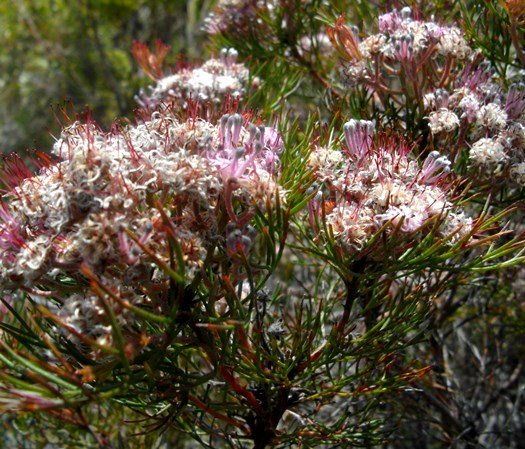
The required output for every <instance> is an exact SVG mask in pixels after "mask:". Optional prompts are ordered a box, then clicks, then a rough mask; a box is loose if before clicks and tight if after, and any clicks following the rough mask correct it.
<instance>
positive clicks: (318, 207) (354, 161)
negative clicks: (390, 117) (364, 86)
mask: <svg viewBox="0 0 525 449" xmlns="http://www.w3.org/2000/svg"><path fill="white" fill-rule="evenodd" d="M345 138H346V145H345V146H344V147H343V149H342V150H339V149H329V148H326V147H320V148H316V149H315V150H314V151H313V153H312V155H311V157H310V160H309V163H310V165H311V166H312V167H313V168H315V170H316V173H317V178H318V180H319V182H322V187H321V188H320V190H319V194H318V195H317V197H316V198H314V199H313V200H312V201H311V203H310V212H311V214H310V217H311V221H312V222H315V220H316V217H317V219H318V218H319V217H320V216H322V215H323V214H324V216H325V218H326V225H327V226H328V228H329V229H330V232H331V233H333V236H334V237H335V240H336V242H337V243H338V245H340V246H341V247H342V248H343V249H344V250H345V251H346V252H349V253H355V252H357V251H360V250H362V249H363V248H365V247H366V246H367V244H368V243H369V242H370V240H371V238H372V237H373V235H374V234H375V233H376V232H378V231H379V230H380V229H381V228H383V227H384V226H385V225H387V227H386V229H385V233H386V234H387V235H392V234H393V233H394V232H395V233H396V235H398V236H408V235H410V245H414V244H416V243H417V241H418V240H420V239H422V238H423V237H424V236H425V235H426V233H427V232H428V231H429V229H430V228H432V229H434V232H437V235H438V236H439V237H445V238H448V242H449V243H451V242H455V241H457V240H458V239H459V238H461V237H462V236H464V235H466V234H468V232H469V231H470V230H471V229H472V220H471V219H470V218H468V217H466V216H465V215H464V214H463V213H462V212H461V211H459V210H457V209H456V208H454V207H453V205H452V203H451V202H450V201H449V198H448V196H447V189H446V186H445V184H444V178H445V177H446V174H447V173H448V172H449V170H450V169H449V165H450V162H449V161H448V159H447V158H446V157H445V156H442V155H440V154H439V153H437V152H432V153H430V154H429V155H428V157H427V158H426V160H425V161H424V163H423V165H422V166H421V167H420V166H419V164H418V163H417V161H416V160H414V159H412V158H411V156H410V149H409V148H408V147H407V146H406V144H404V143H403V142H400V141H397V140H394V139H392V138H385V139H379V140H378V139H377V138H375V137H374V129H373V124H372V122H368V121H364V120H359V121H358V120H351V121H350V122H348V123H347V124H346V125H345ZM434 219H435V220H437V222H438V226H435V222H434ZM431 222H432V223H433V225H432V226H431V225H430V223H431ZM433 226H434V227H433ZM321 229H322V228H321ZM394 230H395V231H394ZM400 249H401V246H400ZM374 254H375V253H374V251H373V250H372V251H371V253H370V257H372V256H373V257H377V258H380V259H384V254H382V252H381V249H380V248H379V247H378V253H377V254H375V255H374Z"/></svg>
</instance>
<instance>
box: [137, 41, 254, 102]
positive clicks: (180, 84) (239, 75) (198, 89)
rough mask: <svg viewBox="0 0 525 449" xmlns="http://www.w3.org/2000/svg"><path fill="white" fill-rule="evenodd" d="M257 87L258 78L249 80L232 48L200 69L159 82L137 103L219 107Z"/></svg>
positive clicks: (189, 69)
mask: <svg viewBox="0 0 525 449" xmlns="http://www.w3.org/2000/svg"><path fill="white" fill-rule="evenodd" d="M257 85H258V80H257V79H256V78H254V79H251V80H250V73H249V71H248V69H247V68H246V66H245V65H244V64H242V63H238V62H237V51H236V50H235V49H233V48H229V49H223V50H222V51H221V54H220V56H219V58H212V59H210V60H208V61H206V62H205V63H204V64H202V66H200V67H197V68H186V69H182V70H180V71H179V72H177V73H175V74H173V75H168V76H166V77H164V78H161V79H159V80H158V81H157V84H156V85H155V86H151V87H150V92H149V93H142V94H141V95H139V97H138V101H139V103H140V105H141V106H143V107H148V108H158V106H159V105H161V104H176V105H179V106H181V107H186V106H187V103H188V101H189V100H193V101H197V102H206V103H208V102H209V103H211V104H213V105H218V104H221V103H223V102H224V101H225V100H227V99H228V98H231V99H233V100H241V99H242V98H243V97H244V96H245V94H246V92H247V90H249V89H250V88H252V87H253V88H255V87H256V86H257Z"/></svg>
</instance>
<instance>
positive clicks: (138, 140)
mask: <svg viewBox="0 0 525 449" xmlns="http://www.w3.org/2000/svg"><path fill="white" fill-rule="evenodd" d="M292 3H294V2H287V1H283V2H279V1H276V2H251V1H250V2H222V1H221V2H219V5H218V8H217V10H216V11H215V12H214V15H213V16H211V17H210V18H209V19H208V20H207V22H206V29H207V30H208V31H209V32H211V33H212V39H215V41H216V42H225V43H227V44H228V47H227V48H226V49H224V50H223V51H220V52H218V53H217V55H216V56H215V57H213V58H211V59H210V60H209V61H207V62H205V63H203V64H201V65H197V66H195V67H184V68H179V70H177V71H175V72H170V71H169V70H168V69H165V68H164V67H163V64H162V62H163V60H164V58H165V56H166V54H167V48H166V47H165V46H163V45H162V44H160V43H157V44H156V45H155V49H154V50H150V49H149V47H148V46H146V45H145V44H136V45H135V46H134V50H133V51H134V54H135V56H136V58H137V60H138V63H139V65H140V66H141V68H142V70H143V71H144V72H145V73H147V74H148V75H149V76H150V77H151V78H152V79H153V81H154V83H155V84H154V85H152V86H151V87H150V88H149V90H145V91H143V92H141V93H140V94H139V95H138V96H137V100H138V103H139V109H138V111H137V118H136V120H135V121H133V122H130V121H127V122H116V123H114V124H113V125H112V126H111V127H109V128H107V129H104V128H103V127H102V126H101V125H99V124H97V123H95V122H94V121H93V120H91V119H90V118H89V115H87V116H84V117H80V116H74V117H72V118H71V119H68V122H67V123H65V124H64V126H63V130H62V132H61V134H60V136H57V138H56V142H55V144H54V146H53V148H52V150H51V152H50V154H48V155H44V154H43V153H42V154H40V156H39V157H38V158H37V160H36V162H37V164H39V170H38V171H37V172H35V173H32V172H30V171H29V170H28V169H27V168H26V167H25V165H24V163H23V162H22V161H21V160H19V159H16V158H11V159H8V160H6V161H5V163H4V166H3V175H2V184H3V196H2V204H1V208H0V219H1V221H0V249H1V250H2V251H1V255H0V273H1V278H0V288H1V289H2V298H1V301H2V309H1V310H2V323H1V338H0V348H1V350H0V408H1V409H2V411H3V412H6V413H10V414H12V415H13V416H15V415H16V416H18V418H16V419H17V420H18V421H17V422H18V423H19V424H18V426H20V427H24V425H23V424H20V423H23V422H24V420H25V422H26V423H27V420H28V419H33V418H32V417H33V416H34V417H38V419H40V420H41V421H40V422H46V420H49V422H50V423H54V424H55V425H56V422H57V420H62V421H64V422H66V423H67V424H68V427H67V429H69V430H68V438H69V442H66V441H65V439H64V442H63V444H73V445H74V444H82V445H83V446H82V447H107V448H113V447H134V445H136V446H137V447H141V446H140V445H142V447H144V445H146V446H147V447H171V445H173V447H210V448H211V447H213V448H217V447H234V448H235V447H239V448H241V447H242V448H243V447H253V448H256V449H262V448H266V447H355V446H365V447H374V446H378V445H385V444H386V445H387V446H385V447H401V446H399V444H400V443H399V442H400V441H402V440H403V438H404V439H405V441H416V440H417V438H416V437H417V436H416V435H415V434H416V433H417V432H416V430H414V431H413V432H412V433H410V431H409V429H408V428H407V424H406V423H407V422H410V420H417V419H418V418H419V421H417V422H418V424H421V423H424V422H428V421H430V419H433V422H434V426H433V428H432V429H431V430H425V432H424V434H423V435H420V436H419V438H420V440H419V441H424V444H438V443H435V441H438V440H441V443H440V444H442V446H439V447H449V446H446V445H447V444H450V445H452V444H453V441H458V444H478V443H479V444H482V443H483V442H484V441H485V442H486V440H484V439H483V438H489V437H487V436H486V435H485V433H484V432H483V431H481V430H480V429H479V428H478V427H476V426H477V424H478V421H479V422H484V421H483V420H482V416H481V415H480V416H479V417H477V419H478V421H475V420H474V421H473V423H474V424H472V429H473V430H468V429H465V428H464V423H465V419H466V418H465V417H466V416H467V417H470V415H468V414H467V412H468V413H470V409H469V410H467V411H466V412H465V413H463V412H461V410H460V412H459V413H457V412H456V411H457V408H454V407H456V406H454V407H453V406H452V405H451V402H452V401H453V399H450V397H451V396H450V395H451V392H450V390H449V389H452V387H451V385H453V384H454V382H456V385H461V380H462V379H461V378H458V379H456V378H452V379H450V380H449V381H447V380H446V377H445V376H446V375H447V373H446V368H447V367H450V369H451V370H453V371H454V372H457V371H458V370H459V368H458V367H459V364H458V361H457V360H456V361H454V362H449V361H448V360H449V359H450V357H452V356H451V354H450V348H449V346H447V344H446V341H445V339H446V336H447V335H446V334H445V332H457V331H458V329H460V328H461V326H460V325H459V324H458V325H457V326H456V325H455V324H454V323H456V324H457V322H456V321H455V320H456V319H458V320H460V321H463V320H466V321H465V322H469V317H472V318H471V319H472V320H475V319H477V317H478V315H476V313H477V312H472V310H478V309H477V307H478V306H479V304H481V303H483V304H485V307H489V297H488V296H487V295H489V292H490V288H489V285H495V286H501V292H502V293H501V294H500V296H498V297H496V298H494V299H493V301H494V304H499V305H500V307H502V304H505V306H506V307H507V309H506V310H505V313H503V312H502V313H500V314H499V315H493V318H494V321H495V323H496V324H495V325H498V326H499V325H500V323H501V322H505V323H509V324H508V326H510V327H511V328H512V329H513V331H514V332H518V334H519V332H520V331H519V329H520V327H519V325H518V324H516V323H519V319H520V315H519V310H520V309H519V301H518V300H517V298H518V296H517V295H516V294H515V288H517V287H513V286H512V285H511V283H510V282H509V281H508V277H509V275H510V273H513V272H516V273H522V270H521V271H519V269H518V268H516V267H519V264H520V263H522V261H523V256H522V252H523V247H524V245H525V242H524V240H523V235H522V233H521V232H522V231H521V227H520V224H519V214H518V212H517V208H518V206H519V201H521V199H522V190H521V186H522V180H521V178H520V176H519V174H520V173H519V170H520V168H519V167H521V165H520V164H523V162H522V159H519V158H520V157H522V154H521V153H522V152H523V147H522V146H520V145H521V144H522V141H523V139H522V137H523V136H521V134H523V129H524V128H523V127H524V126H525V123H524V120H523V111H522V109H523V108H521V105H522V103H524V100H523V91H522V89H521V87H520V85H519V84H516V83H514V84H512V86H506V85H505V80H498V79H496V78H495V77H494V76H492V75H493V73H492V72H490V70H489V68H488V67H487V65H486V64H485V63H483V62H480V59H482V58H483V56H482V55H481V54H480V53H479V52H477V51H476V49H475V48H473V47H472V46H471V44H469V43H468V41H467V39H465V38H464V37H463V35H462V32H461V31H460V28H459V25H450V26H445V25H443V24H439V25H438V24H437V23H435V22H434V21H432V20H430V19H428V20H424V19H423V18H422V17H421V16H420V13H419V12H416V11H413V10H411V9H408V8H403V9H401V10H399V11H397V10H394V11H391V12H388V13H387V14H384V15H381V16H379V19H378V21H377V23H378V25H377V34H370V36H369V37H365V36H364V34H362V33H361V32H360V31H359V30H355V29H353V28H351V27H350V26H349V25H348V24H346V23H345V19H343V18H339V19H337V18H336V16H337V15H338V14H339V13H340V12H341V11H340V10H339V9H340V7H341V5H338V4H337V5H336V4H335V3H334V4H333V5H329V4H325V3H324V2H323V3H322V4H319V5H317V2H306V3H307V4H306V6H305V8H304V10H302V12H301V14H303V15H304V16H305V17H306V16H308V17H309V18H310V20H311V21H312V23H315V26H314V27H312V28H311V29H306V28H304V27H302V26H300V25H299V22H296V18H295V16H293V15H290V11H289V9H288V8H289V7H290V5H291V4H292ZM295 3H296V2H295ZM317 6H319V7H321V9H320V12H319V14H320V15H319V16H317V15H316V14H317V12H315V11H316V8H317ZM330 8H333V11H332V10H331V9H330ZM365 9H366V8H365ZM365 9H362V8H361V9H359V10H357V13H356V14H357V15H359V14H365V13H366V14H369V13H371V12H373V11H370V10H368V9H366V11H365ZM330 17H332V21H331V22H330V23H328V26H327V22H329V21H330ZM516 26H518V25H516ZM285 30H289V33H288V34H287V35H284V34H283V33H284V31H285ZM515 32H516V33H517V32H518V29H516V30H515ZM258 36H260V39H261V41H260V42H268V48H267V50H266V53H264V54H263V55H262V56H263V58H262V61H261V65H260V66H259V67H258V61H257V58H255V57H253V58H248V56H249V54H248V53H249V49H250V48H252V47H253V46H254V45H255V44H256V42H257V37H258ZM234 47H235V48H237V50H235V49H234ZM278 49H281V50H284V52H283V53H282V54H277V50H278ZM270 51H273V52H275V55H274V56H275V58H273V59H272V57H271V55H270ZM253 56H255V55H253ZM321 56H323V57H326V58H329V59H330V60H329V61H322V60H320V59H319V58H320V57H321ZM287 58H288V59H287ZM286 60H289V62H290V67H289V68H290V70H289V72H287V71H286V65H284V64H283V63H282V62H283V61H286ZM489 62H490V61H489ZM272 63H275V66H274V71H273V72H272V71H271V67H272ZM279 78H282V79H281V80H280V81H279V80H278V79H279ZM467 79H469V80H470V81H468V82H467V81H465V80H467ZM482 86H483V87H482ZM491 86H492V91H491V93H488V87H491ZM265 93H266V94H268V95H265ZM277 94H279V95H282V97H280V99H281V100H282V101H279V98H276V97H274V95H277ZM288 100H289V102H288ZM473 104H474V106H473ZM476 105H477V106H476ZM312 106H314V107H315V110H314V108H313V107H312ZM520 133H521V134H520ZM520 136H521V137H520ZM520 139H521V140H520ZM488 141H490V142H488ZM498 145H499V146H498ZM482 146H483V148H485V150H484V151H486V152H488V153H487V154H489V155H490V157H485V156H483V157H482V156H481V155H480V154H481V151H482V149H483V148H481V147H482ZM488 146H491V148H492V149H491V150H490V149H486V148H488ZM496 147H497V148H496ZM483 164H485V165H483ZM480 166H486V167H490V169H491V170H493V173H494V176H496V179H497V180H498V182H497V183H496V184H495V185H492V186H487V184H486V179H487V178H486V177H485V178H483V177H480V176H478V177H476V176H475V174H476V173H479V170H480ZM484 174H485V173H484ZM507 180H508V182H507ZM512 270H514V271H512ZM483 279H484V280H485V281H484V282H482V280H483ZM476 294H477V295H478V297H476ZM521 313H522V312H521ZM469 314H470V315H469ZM457 317H459V318H457ZM521 317H522V315H521ZM511 322H512V323H513V324H512V325H511V324H510V323H511ZM451 323H452V324H451ZM449 326H452V330H450V331H449V330H448V329H449ZM455 335H457V333H456V334H455ZM479 342H480V340H479V339H478V337H477V336H476V335H475V334H473V337H472V339H471V340H470V341H469V342H468V344H469V345H471V346H470V347H472V348H475V347H476V345H477V344H479ZM502 348H503V349H504V351H503V352H505V351H507V347H506V346H505V345H502ZM522 349H523V348H522ZM445 353H446V354H445ZM505 353H506V352H505ZM480 357H481V355H480ZM505 372H506V371H505V370H502V371H501V373H497V376H499V377H495V382H496V383H498V382H500V381H502V379H503V380H504V376H505ZM520 373H521V368H520V365H518V367H517V368H515V370H514V371H513V372H512V375H513V376H514V377H512V378H511V379H510V380H512V379H513V378H518V377H519V374H520ZM502 376H503V377H502ZM509 382H510V381H509ZM513 382H515V381H513ZM503 386H504V385H503ZM503 386H502V388H503ZM513 388H514V383H512V382H510V383H508V385H507V386H506V389H505V390H502V391H504V392H505V393H507V394H509V395H512V394H514V393H513V391H514V390H513ZM440 389H441V390H440ZM436 391H441V397H438V396H437V395H435V392H436ZM418 394H420V395H421V401H428V403H429V404H430V405H429V406H428V408H427V410H426V412H428V414H429V415H430V418H429V417H425V415H424V414H423V413H421V414H420V416H419V417H414V413H413V412H414V408H412V409H411V407H410V404H412V403H413V401H416V402H417V400H418ZM490 397H491V396H489V397H488V399H490ZM432 399H433V401H432ZM488 399H487V400H488ZM496 399H497V398H496ZM496 399H494V401H496ZM498 400H499V399H498ZM494 401H493V402H494ZM436 404H437V405H436ZM487 404H488V405H491V404H492V402H490V401H489V402H487ZM504 406H505V404H504V405H502V407H504ZM432 407H435V416H434V417H432V416H431V413H432V410H434V409H432ZM458 407H459V406H458ZM475 413H476V412H475V411H472V416H474V417H475ZM509 413H510V412H509ZM516 413H518V414H519V413H520V412H519V411H518V412H514V415H511V416H513V417H514V416H516ZM46 416H47V418H46ZM29 417H31V418H29ZM425 419H427V421H425ZM469 419H470V418H469ZM494 419H495V421H494V422H493V423H492V430H493V432H494V435H496V438H495V439H494V441H495V442H496V443H497V444H503V443H502V442H504V441H507V440H506V439H505V438H506V437H505V436H504V435H503V436H498V434H497V431H498V429H499V428H500V427H499V426H500V422H499V421H498V420H499V419H500V418H499V416H497V417H496V418H494ZM447 424H448V425H449V426H448V427H447ZM518 427H519V426H518V424H516V428H518ZM75 429H76V430H75ZM119 433H122V434H125V435H126V437H125V440H123V439H122V437H119V436H118V435H119ZM133 434H135V436H133ZM57 435H58V434H57ZM15 438H16V437H15ZM487 441H488V440H487ZM490 441H493V440H490ZM58 444H62V443H58ZM454 444H455V443H454ZM483 444H484V443H483ZM163 445H164V446H163ZM388 445H390V446H388ZM72 447H74V446H72ZM422 447H430V446H422ZM432 447H434V446H432ZM435 447H437V446H435ZM450 447H456V446H450ZM457 447H463V446H457ZM465 447H466V446H465ZM500 447H503V446H500ZM509 447H510V446H509Z"/></svg>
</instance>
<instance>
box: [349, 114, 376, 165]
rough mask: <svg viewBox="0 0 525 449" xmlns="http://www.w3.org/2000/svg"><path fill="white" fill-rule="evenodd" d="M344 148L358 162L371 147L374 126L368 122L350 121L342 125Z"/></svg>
mask: <svg viewBox="0 0 525 449" xmlns="http://www.w3.org/2000/svg"><path fill="white" fill-rule="evenodd" d="M343 129H344V132H345V140H346V146H347V148H348V151H349V152H350V154H351V155H352V156H353V157H354V158H356V159H358V160H360V159H362V158H363V157H365V156H366V155H367V154H368V152H369V151H370V148H371V146H372V140H373V136H374V131H375V125H374V123H373V122H371V121H369V120H355V119H351V120H349V121H348V122H346V123H345V124H344V127H343Z"/></svg>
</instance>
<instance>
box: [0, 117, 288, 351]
mask: <svg viewBox="0 0 525 449" xmlns="http://www.w3.org/2000/svg"><path fill="white" fill-rule="evenodd" d="M281 148H282V141H281V139H280V137H279V135H278V134H277V132H276V131H275V130H274V129H273V128H269V127H265V126H260V127H257V126H255V125H253V124H248V123H244V119H243V118H242V117H241V116H240V115H239V114H234V115H226V116H223V117H222V119H221V120H220V121H219V122H218V123H209V122H207V121H205V120H201V119H195V120H194V119H190V120H187V121H185V122H184V121H182V122H181V121H178V120H177V119H176V118H175V116H174V115H173V114H170V113H169V112H168V111H163V112H154V113H153V114H152V115H151V117H150V118H149V120H146V121H144V122H141V123H138V124H136V125H134V126H129V127H126V128H123V129H115V130H113V131H111V132H104V131H102V130H101V129H100V128H99V127H97V126H96V125H94V124H93V123H79V122H75V123H73V124H72V125H71V126H69V127H67V128H65V129H64V130H63V132H62V135H61V137H60V139H59V140H58V141H57V142H56V143H55V145H54V148H53V152H54V154H55V156H57V157H58V158H60V161H59V162H57V163H55V164H53V165H50V166H48V167H46V168H43V169H42V170H41V173H40V174H39V175H38V176H33V177H29V178H26V179H23V180H20V182H19V183H18V185H17V186H16V187H14V188H13V189H12V190H11V191H10V192H9V193H8V194H7V195H5V198H4V199H5V200H6V202H5V203H2V206H1V207H0V249H1V251H0V273H1V277H0V279H1V285H0V287H2V288H4V289H6V290H16V289H18V288H23V289H28V290H29V291H32V292H34V291H37V292H39V293H38V294H44V295H51V296H54V295H58V296H57V297H56V298H55V299H56V300H58V301H60V302H61V303H62V304H63V305H62V307H61V308H60V312H59V313H58V316H59V317H61V319H62V320H63V322H64V323H65V324H66V325H67V326H69V328H70V330H71V332H72V335H76V334H75V332H77V333H81V334H82V333H84V331H85V330H86V332H87V329H91V330H92V332H91V331H90V332H88V334H85V335H90V336H91V337H93V338H94V339H95V340H97V342H98V344H101V345H104V344H106V343H107V342H108V341H112V340H111V338H112V337H111V329H110V323H109V321H108V315H107V313H106V312H104V313H102V311H101V307H102V305H101V303H100V298H98V299H97V295H96V294H95V293H94V292H93V291H90V289H89V288H87V285H86V283H85V279H84V278H83V276H82V275H81V274H80V273H81V271H82V267H88V269H89V270H90V271H91V272H93V273H94V274H95V275H96V276H97V277H98V279H99V280H100V282H101V284H102V285H105V286H106V287H107V288H108V289H111V291H112V292H113V295H115V297H118V298H120V299H121V300H122V301H124V302H126V303H128V304H132V305H135V306H143V307H146V308H153V309H161V311H162V310H163V307H165V306H166V304H165V303H163V301H164V302H165V301H167V296H166V294H165V290H166V289H167V288H168V285H169V282H168V281H169V279H168V277H167V275H166V271H165V270H164V269H163V266H166V265H170V263H173V262H170V261H172V257H173V256H172V252H173V248H172V247H171V246H170V239H171V240H173V241H176V242H177V245H178V247H179V251H180V256H181V259H180V260H182V261H183V263H184V267H183V268H184V272H185V273H186V279H188V280H189V279H191V278H192V276H193V275H194V273H196V272H197V271H199V270H200V269H201V267H202V265H203V262H204V260H205V258H206V256H207V254H209V252H210V251H212V253H213V252H214V251H223V252H224V253H225V254H231V253H232V252H235V251H245V252H246V254H245V255H246V256H248V251H249V249H250V247H251V245H252V244H253V239H254V238H255V236H254V229H253V228H252V227H251V226H249V223H248V221H249V218H250V217H251V216H252V215H253V214H254V213H255V209H260V210H264V208H266V207H267V205H268V204H272V203H273V202H274V201H275V199H276V196H277V195H283V192H282V190H281V189H280V187H278V184H277V176H278V172H279V164H280V162H279V156H280V151H281ZM282 201H284V198H283V199H282ZM220 220H221V221H220ZM225 220H226V223H229V226H230V227H232V226H233V227H234V228H235V230H236V231H237V233H238V234H239V237H240V238H242V242H243V243H244V246H243V247H239V246H238V245H235V244H234V245H233V246H232V244H231V242H229V241H227V240H228V237H229V231H227V230H226V229H225V224H224V221H225ZM219 221H220V223H219ZM221 223H222V224H221ZM255 234H256V233H255ZM230 240H231V239H230ZM234 243H235V242H234ZM217 245H218V246H217ZM221 246H222V250H221ZM170 254H171V255H170ZM177 269H179V270H180V269H182V267H177ZM73 280H74V283H75V285H76V288H75V289H74V291H72V293H71V294H66V293H64V292H61V293H59V294H58V293H56V292H57V291H60V289H59V285H60V283H61V282H70V281H73ZM82 285H85V286H86V287H85V289H84V288H83V287H82ZM151 289H153V290H155V291H157V294H156V295H153V297H156V298H158V304H152V303H151V301H152V299H151V298H152V295H150V294H146V293H147V292H148V291H150V290H151ZM66 291H67V289H66ZM163 292H164V293H163ZM110 296H111V295H110ZM108 300H111V297H109V299H108ZM110 302H111V303H112V304H113V306H114V308H115V314H116V316H117V321H119V323H120V321H123V322H122V323H120V324H122V325H123V329H124V330H125V332H131V329H132V328H133V329H135V330H136V328H135V327H134V326H135V324H136V323H135V320H133V319H132V317H133V314H130V313H128V312H127V311H126V310H125V309H123V308H122V306H121V305H120V302H115V301H110ZM126 323H127V325H126ZM131 333H132V332H131ZM130 335H131V334H130Z"/></svg>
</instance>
